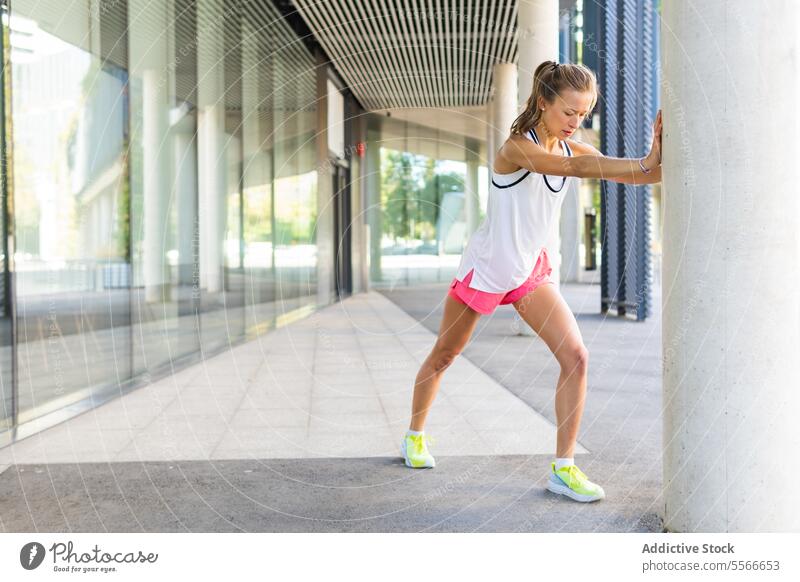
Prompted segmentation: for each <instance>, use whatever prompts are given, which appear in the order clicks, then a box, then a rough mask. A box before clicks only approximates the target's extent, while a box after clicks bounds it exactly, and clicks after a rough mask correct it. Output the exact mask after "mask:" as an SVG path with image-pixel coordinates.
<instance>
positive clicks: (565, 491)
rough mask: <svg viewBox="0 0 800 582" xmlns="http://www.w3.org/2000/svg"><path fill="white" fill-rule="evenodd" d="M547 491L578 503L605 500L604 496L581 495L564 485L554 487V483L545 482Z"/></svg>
mask: <svg viewBox="0 0 800 582" xmlns="http://www.w3.org/2000/svg"><path fill="white" fill-rule="evenodd" d="M547 490H548V491H551V492H552V493H557V494H558V495H566V496H567V497H569V498H570V499H574V500H575V501H580V502H581V503H591V502H592V501H600V500H601V499H605V494H604V495H599V496H594V495H581V494H580V493H575V492H574V491H573V490H572V489H570V488H569V487H567V486H566V485H556V484H555V483H551V482H550V481H549V480H548V482H547Z"/></svg>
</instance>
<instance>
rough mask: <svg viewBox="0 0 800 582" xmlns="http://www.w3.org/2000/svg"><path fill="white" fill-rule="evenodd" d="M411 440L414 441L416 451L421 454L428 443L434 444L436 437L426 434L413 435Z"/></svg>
mask: <svg viewBox="0 0 800 582" xmlns="http://www.w3.org/2000/svg"><path fill="white" fill-rule="evenodd" d="M411 442H413V443H414V452H415V453H416V454H418V455H421V454H422V453H424V452H425V449H426V446H425V445H426V443H428V444H431V445H432V444H433V443H434V439H433V438H432V437H429V436H428V435H426V434H422V435H419V436H413V437H411Z"/></svg>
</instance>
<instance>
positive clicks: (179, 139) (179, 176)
mask: <svg viewBox="0 0 800 582" xmlns="http://www.w3.org/2000/svg"><path fill="white" fill-rule="evenodd" d="M194 127H195V126H194V123H192V119H191V117H190V116H189V115H186V116H184V117H183V119H181V120H180V121H179V122H178V123H177V124H175V125H173V126H172V131H173V142H172V143H173V146H172V147H173V159H174V160H175V179H174V182H173V192H174V196H175V201H176V204H177V205H178V212H177V215H178V224H177V227H178V228H177V238H178V281H179V282H180V285H184V286H192V287H197V286H199V281H198V280H196V272H195V263H196V261H197V256H196V255H197V250H198V249H197V246H198V243H199V241H198V236H199V231H198V228H197V152H196V151H195V142H194ZM195 291H196V289H195ZM193 295H196V293H194V294H193Z"/></svg>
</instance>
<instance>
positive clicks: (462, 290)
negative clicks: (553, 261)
mask: <svg viewBox="0 0 800 582" xmlns="http://www.w3.org/2000/svg"><path fill="white" fill-rule="evenodd" d="M473 271H474V269H473V270H472V271H470V272H469V273H467V276H466V277H464V280H463V281H459V280H458V279H453V282H452V283H451V284H450V290H449V291H448V293H447V294H448V295H450V296H451V297H452V298H453V299H455V300H457V301H460V302H461V303H463V304H464V305H467V306H468V307H470V308H471V309H474V310H475V311H477V312H478V313H481V314H483V315H489V314H490V313H492V312H493V311H494V310H495V308H496V307H497V306H498V305H508V304H509V303H514V302H515V301H517V300H518V299H521V298H523V297H525V295H527V294H528V293H530V292H531V291H533V290H534V289H536V288H537V287H540V286H542V285H546V284H547V283H552V281H551V280H550V273H552V272H553V268H552V267H551V266H550V260H549V259H548V257H547V249H545V248H542V252H541V253H540V254H539V258H538V259H537V260H536V265H535V266H534V267H533V271H532V272H531V275H530V277H528V279H527V280H526V281H525V282H524V283H523V284H522V285H520V286H519V287H517V288H516V289H514V290H513V291H509V292H508V293H488V292H487V291H479V290H477V289H472V288H471V287H470V286H469V282H470V281H472V273H473Z"/></svg>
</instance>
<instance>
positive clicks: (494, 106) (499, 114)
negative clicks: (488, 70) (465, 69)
mask: <svg viewBox="0 0 800 582" xmlns="http://www.w3.org/2000/svg"><path fill="white" fill-rule="evenodd" d="M491 92H492V101H491V125H490V131H491V132H492V145H493V148H494V150H495V153H496V150H499V149H500V147H501V146H502V145H503V143H505V141H506V139H508V136H509V135H511V124H512V123H514V120H515V119H516V118H517V65H515V64H514V63H496V64H495V65H494V68H493V69H492V91H491ZM493 158H494V156H493Z"/></svg>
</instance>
